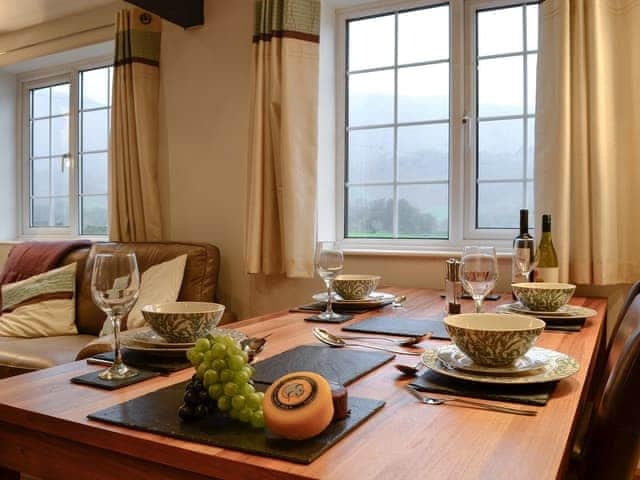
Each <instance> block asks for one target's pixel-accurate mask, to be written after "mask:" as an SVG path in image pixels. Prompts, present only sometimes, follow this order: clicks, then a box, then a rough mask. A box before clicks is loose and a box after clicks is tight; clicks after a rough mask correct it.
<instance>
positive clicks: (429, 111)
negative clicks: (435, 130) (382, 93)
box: [398, 63, 449, 122]
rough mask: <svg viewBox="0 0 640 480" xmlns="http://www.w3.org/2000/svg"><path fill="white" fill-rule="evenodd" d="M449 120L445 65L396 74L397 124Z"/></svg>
mask: <svg viewBox="0 0 640 480" xmlns="http://www.w3.org/2000/svg"><path fill="white" fill-rule="evenodd" d="M448 118H449V63H439V64H436V65H424V66H421V67H407V68H401V69H399V70H398V121H399V122H416V121H425V120H447V119H448Z"/></svg>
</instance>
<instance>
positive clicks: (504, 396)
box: [411, 370, 558, 405]
mask: <svg viewBox="0 0 640 480" xmlns="http://www.w3.org/2000/svg"><path fill="white" fill-rule="evenodd" d="M557 383H558V382H546V383H534V384H528V385H492V384H488V383H476V382H467V381H465V380H461V379H458V378H452V377H447V376H446V375H441V374H439V373H437V372H434V371H433V370H427V371H426V372H425V373H423V374H422V375H420V376H419V377H417V378H416V379H415V380H414V381H413V382H411V386H413V387H415V388H416V389H417V390H420V391H422V392H430V393H443V394H447V395H459V396H462V397H476V398H484V399H487V400H498V401H501V402H514V403H524V404H527V405H546V404H547V402H548V401H549V397H550V396H551V394H552V393H553V390H554V389H555V388H556V384H557Z"/></svg>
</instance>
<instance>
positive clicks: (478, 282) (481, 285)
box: [460, 247, 498, 313]
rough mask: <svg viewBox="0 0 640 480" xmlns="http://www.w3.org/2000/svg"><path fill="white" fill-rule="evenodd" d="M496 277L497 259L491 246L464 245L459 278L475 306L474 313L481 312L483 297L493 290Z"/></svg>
mask: <svg viewBox="0 0 640 480" xmlns="http://www.w3.org/2000/svg"><path fill="white" fill-rule="evenodd" d="M497 278H498V259H497V257H496V249H495V248H493V247H464V250H463V251H462V264H461V265H460V280H461V281H462V286H463V287H464V288H465V290H466V291H467V292H469V295H471V298H473V303H474V304H475V307H476V313H480V312H482V302H483V301H484V297H486V296H487V295H489V292H491V290H493V287H495V285H496V280H497Z"/></svg>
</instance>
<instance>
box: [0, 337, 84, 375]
mask: <svg viewBox="0 0 640 480" xmlns="http://www.w3.org/2000/svg"><path fill="white" fill-rule="evenodd" d="M95 338H96V337H94V336H92V335H64V336H60V337H41V338H13V337H2V338H0V369H2V368H10V369H13V370H23V371H24V372H29V371H32V370H38V369H40V368H48V367H53V366H55V365H60V364H62V363H68V362H73V361H74V360H75V358H76V355H77V353H78V352H79V351H80V350H82V348H83V347H84V346H85V345H86V344H87V343H89V342H91V341H92V340H94V339H95Z"/></svg>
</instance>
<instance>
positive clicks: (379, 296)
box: [311, 292, 396, 305]
mask: <svg viewBox="0 0 640 480" xmlns="http://www.w3.org/2000/svg"><path fill="white" fill-rule="evenodd" d="M311 298H313V299H314V300H315V301H316V302H326V301H327V292H323V293H316V294H315V295H313V296H312V297H311ZM331 298H332V301H333V302H335V303H337V304H340V305H358V304H361V303H362V304H365V303H385V302H389V301H393V299H394V298H396V297H395V295H392V294H391V293H385V292H373V293H371V294H370V295H369V296H368V297H367V298H361V299H359V300H344V299H343V298H342V297H341V296H340V295H338V294H337V293H335V292H332V293H331Z"/></svg>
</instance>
